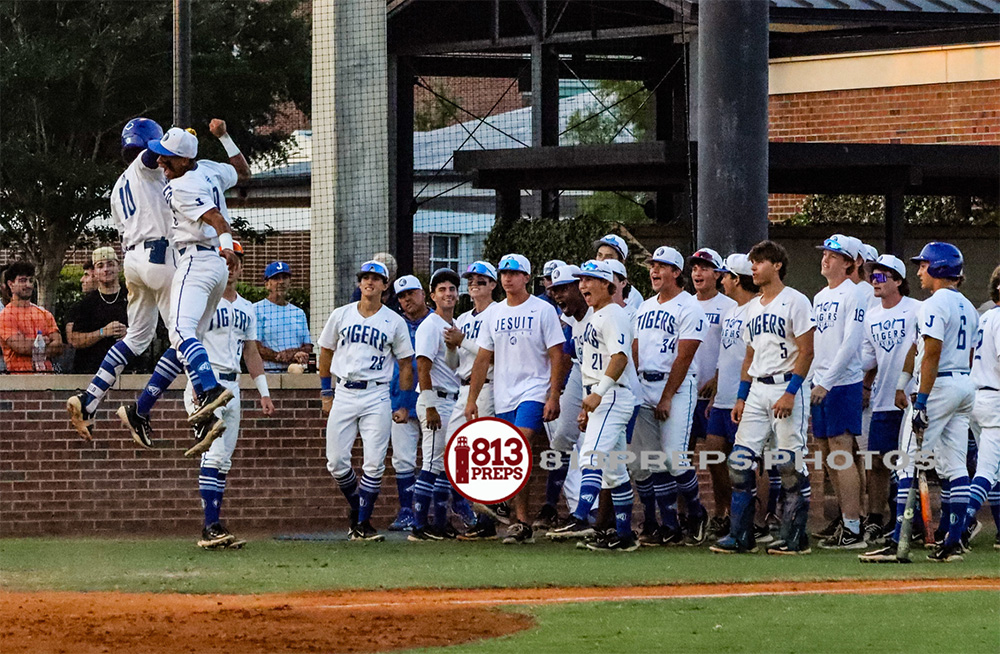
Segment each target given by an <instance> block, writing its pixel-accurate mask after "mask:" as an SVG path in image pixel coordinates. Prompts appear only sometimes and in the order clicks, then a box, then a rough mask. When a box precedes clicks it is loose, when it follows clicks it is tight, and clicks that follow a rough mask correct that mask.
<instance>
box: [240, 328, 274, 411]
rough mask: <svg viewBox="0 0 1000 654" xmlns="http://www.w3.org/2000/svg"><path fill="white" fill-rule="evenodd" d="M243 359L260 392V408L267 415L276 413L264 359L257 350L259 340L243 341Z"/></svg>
mask: <svg viewBox="0 0 1000 654" xmlns="http://www.w3.org/2000/svg"><path fill="white" fill-rule="evenodd" d="M243 361H244V362H245V363H246V364H247V372H248V373H250V378H251V379H253V383H254V385H255V386H256V387H257V392H258V393H260V410H261V411H262V412H263V413H264V415H265V416H271V415H274V402H272V401H271V391H270V390H269V389H268V387H267V375H265V374H264V361H263V360H262V359H261V358H260V352H258V351H257V341H246V342H245V343H243Z"/></svg>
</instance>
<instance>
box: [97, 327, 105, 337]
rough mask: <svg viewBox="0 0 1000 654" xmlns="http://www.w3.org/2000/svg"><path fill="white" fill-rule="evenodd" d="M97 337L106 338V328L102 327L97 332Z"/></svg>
mask: <svg viewBox="0 0 1000 654" xmlns="http://www.w3.org/2000/svg"><path fill="white" fill-rule="evenodd" d="M97 335H98V336H101V337H103V336H104V328H103V327H101V328H100V329H98V330H97Z"/></svg>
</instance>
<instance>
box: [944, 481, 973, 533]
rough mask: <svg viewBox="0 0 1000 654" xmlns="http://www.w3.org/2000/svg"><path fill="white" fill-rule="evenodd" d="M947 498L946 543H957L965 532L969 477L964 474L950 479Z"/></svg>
mask: <svg viewBox="0 0 1000 654" xmlns="http://www.w3.org/2000/svg"><path fill="white" fill-rule="evenodd" d="M950 491H951V494H950V497H949V498H948V499H949V506H948V508H949V510H950V511H951V515H950V516H949V518H948V537H947V538H945V542H946V543H949V544H950V543H958V542H961V540H962V534H964V533H965V510H966V508H968V506H969V477H968V475H964V476H962V477H958V478H956V479H952V480H951V488H950Z"/></svg>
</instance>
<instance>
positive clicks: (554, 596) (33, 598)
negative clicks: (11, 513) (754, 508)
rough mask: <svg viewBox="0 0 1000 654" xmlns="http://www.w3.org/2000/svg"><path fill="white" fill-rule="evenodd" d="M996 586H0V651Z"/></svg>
mask: <svg viewBox="0 0 1000 654" xmlns="http://www.w3.org/2000/svg"><path fill="white" fill-rule="evenodd" d="M963 590H993V591H996V590H1000V580H998V579H995V578H991V579H940V580H907V581H891V580H880V581H840V582H800V583H797V582H778V583H753V584H704V585H700V584H698V585H696V584H689V585H677V586H631V587H625V588H523V589H518V588H510V589H481V590H426V589H417V590H392V591H356V592H335V593H306V594H289V595H278V594H273V595H272V594H268V595H178V594H125V593H106V592H95V593H71V592H39V593H22V592H6V591H4V592H2V593H0V615H2V616H3V617H2V618H0V650H2V651H3V652H4V654H16V653H20V652H25V653H27V652H31V653H32V654H35V653H37V652H53V653H57V652H67V653H69V652H73V654H91V653H98V652H101V653H103V652H124V651H139V652H146V653H148V654H180V653H182V652H184V653H187V652H199V651H205V650H206V648H208V649H211V643H213V642H216V643H218V642H223V643H225V644H226V647H227V648H228V649H229V651H238V652H240V653H241V654H265V653H268V654H270V653H277V652H385V651H390V650H395V649H405V648H410V647H428V646H438V645H449V644H455V643H462V642H468V641H473V640H480V639H484V638H495V637H498V636H502V635H504V634H509V633H514V632H517V631H521V630H523V629H528V628H530V627H531V626H532V625H533V620H532V618H531V617H530V616H527V615H521V614H518V613H514V612H508V611H501V610H499V609H498V608H497V607H500V606H504V605H539V604H557V603H571V602H594V601H609V600H611V601H623V600H653V599H671V598H675V599H676V598H709V597H752V596H764V595H817V594H882V593H909V592H930V591H938V592H942V591H944V592H947V591H963Z"/></svg>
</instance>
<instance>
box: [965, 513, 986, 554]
mask: <svg viewBox="0 0 1000 654" xmlns="http://www.w3.org/2000/svg"><path fill="white" fill-rule="evenodd" d="M982 530H983V523H981V522H979V520H978V519H976V518H969V521H968V523H967V524H966V525H965V533H964V534H962V547H964V548H965V549H967V550H970V549H972V548H971V547H969V543H971V542H972V539H973V538H975V537H976V536H978V535H979V532H981V531H982Z"/></svg>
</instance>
